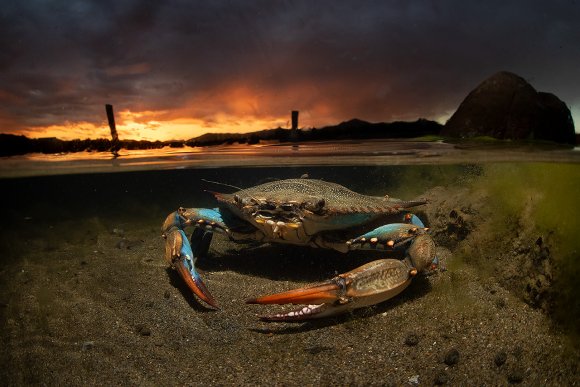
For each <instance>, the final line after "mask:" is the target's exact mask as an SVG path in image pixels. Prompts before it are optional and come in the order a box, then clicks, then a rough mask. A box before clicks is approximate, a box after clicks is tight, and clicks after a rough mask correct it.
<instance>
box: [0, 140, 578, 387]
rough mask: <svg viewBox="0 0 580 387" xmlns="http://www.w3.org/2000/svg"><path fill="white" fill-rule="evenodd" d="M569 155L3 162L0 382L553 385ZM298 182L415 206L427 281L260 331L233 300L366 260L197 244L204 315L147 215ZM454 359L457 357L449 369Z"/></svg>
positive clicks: (565, 310) (571, 242)
mask: <svg viewBox="0 0 580 387" xmlns="http://www.w3.org/2000/svg"><path fill="white" fill-rule="evenodd" d="M579 153H580V152H577V151H575V150H570V149H547V150H546V149H538V148H529V147H520V148H509V149H508V148H505V147H504V148H502V149H497V148H491V147H484V148H476V149H470V148H466V147H463V148H458V147H455V146H452V145H449V144H443V143H414V142H402V143H401V142H376V143H370V144H359V143H327V144H323V145H321V144H319V145H317V146H310V145H302V144H301V145H299V146H295V147H293V146H291V145H289V146H278V145H265V146H259V147H236V146H231V147H221V148H212V149H211V150H209V149H206V150H203V151H201V152H200V151H199V150H195V151H191V149H181V150H175V149H166V150H164V151H163V152H161V153H153V152H149V151H144V152H143V151H141V152H125V154H123V152H122V155H121V157H118V158H116V159H112V158H111V157H110V155H101V154H85V155H74V154H73V155H61V156H58V155H57V156H40V155H33V156H26V157H19V158H9V159H5V160H2V161H1V162H0V175H1V176H2V179H0V189H1V190H2V194H3V198H4V199H3V201H2V202H1V204H0V207H1V208H0V211H1V214H2V222H0V230H1V237H0V254H1V262H0V265H1V266H0V325H1V329H0V331H1V332H2V333H1V334H0V336H1V338H0V339H1V345H2V347H3V348H4V350H3V351H2V355H0V364H2V366H1V367H2V371H1V372H0V376H1V379H2V380H4V381H5V382H7V384H12V385H14V384H22V383H47V384H58V383H67V384H99V383H105V384H107V383H145V384H185V383H192V381H193V380H196V382H199V383H203V382H206V383H218V384H219V383H258V384H272V383H280V384H304V383H317V384H318V383H322V384H327V383H330V384H344V383H354V384H368V383H380V384H389V383H392V384H404V383H409V380H411V379H412V380H415V379H413V378H414V377H415V376H416V375H418V377H419V380H421V381H424V382H425V383H433V382H434V381H437V380H443V379H445V380H447V381H448V382H450V383H452V384H465V383H469V382H472V381H479V382H482V383H484V384H505V383H506V382H507V381H514V380H516V381H517V380H518V379H520V381H524V382H527V383H529V384H530V385H533V384H536V383H540V382H541V383H543V384H545V385H559V384H566V385H569V384H571V383H572V382H574V381H577V380H576V375H577V373H576V371H577V366H578V349H577V348H578V347H577V346H576V348H574V344H570V343H575V342H577V341H574V340H576V339H575V337H577V336H576V335H577V334H578V331H577V326H576V325H577V324H576V323H577V321H578V318H580V315H579V310H580V307H579V304H578V299H579V297H578V295H579V294H578V285H577V282H576V279H577V278H578V274H580V273H579V264H578V256H579V252H580V244H579V242H578V240H579V239H578V238H577V235H578V232H579V231H580V223H579V221H578V217H577V214H578V213H580V211H579V210H580V204H578V198H579V197H580V155H579ZM305 174H307V175H308V177H309V178H316V179H322V180H326V181H331V182H335V183H339V184H341V185H344V186H346V187H348V188H350V189H352V190H354V191H356V192H360V193H364V194H368V195H380V196H382V195H385V194H388V195H390V196H392V197H398V198H402V199H413V198H417V197H426V198H428V199H429V203H428V204H427V205H426V206H422V207H420V208H418V209H417V211H415V212H416V213H417V214H418V215H419V217H421V218H422V219H423V220H424V221H425V222H426V223H427V226H429V227H430V232H431V235H432V236H433V238H434V239H435V241H436V243H437V245H438V246H439V248H440V249H441V251H440V255H441V257H442V258H443V261H444V262H443V263H444V264H443V266H444V268H445V270H440V271H439V272H438V273H436V274H433V275H430V276H428V277H426V278H424V279H418V280H417V281H415V283H413V284H412V285H411V286H410V287H409V289H407V290H406V291H405V292H404V293H403V294H401V295H400V296H398V297H397V298H395V299H393V300H390V301H387V302H385V303H383V304H381V305H379V306H375V307H370V308H364V309H363V310H359V311H356V312H354V313H351V314H349V315H347V316H343V317H340V318H333V319H330V320H329V321H321V322H311V323H303V324H301V325H290V326H288V324H286V325H284V324H282V325H276V324H274V325H272V324H267V323H262V322H259V321H258V320H257V319H256V317H255V315H256V314H261V313H263V312H264V310H263V309H261V308H259V307H257V308H256V307H253V306H249V305H245V304H244V299H247V298H250V297H253V296H257V295H259V294H268V293H272V292H277V291H281V290H287V289H290V288H294V287H296V286H303V285H304V284H305V283H308V282H315V281H320V280H323V279H325V278H329V277H332V276H334V275H335V274H336V273H340V272H344V271H348V270H350V269H352V268H354V267H355V266H356V265H358V264H360V263H361V262H363V261H364V260H365V259H366V256H364V255H363V256H360V255H357V256H356V257H353V258H349V257H347V256H342V255H341V254H338V253H334V252H326V251H320V250H314V249H305V248H293V247H279V246H266V247H264V246H262V247H252V246H238V245H235V244H233V243H231V242H229V241H228V240H227V239H225V238H220V237H215V238H214V241H213V244H212V247H211V249H210V254H209V256H208V257H207V258H206V259H203V260H200V262H199V267H200V268H201V269H202V271H203V273H202V275H203V276H204V278H205V279H206V282H207V285H208V287H209V288H210V290H211V291H212V293H213V295H214V296H215V297H216V299H217V300H218V303H219V304H220V305H221V307H222V310H220V311H217V312H211V311H208V309H206V308H205V307H204V306H203V305H201V304H200V303H198V302H197V301H196V299H195V297H193V296H192V295H191V294H190V293H189V292H188V289H187V288H184V287H183V284H181V283H180V279H179V277H177V276H176V275H175V273H174V272H173V271H172V270H168V269H167V268H166V264H165V262H164V260H163V254H164V247H163V243H164V242H163V240H162V239H161V238H160V226H161V222H162V221H163V219H164V218H165V216H167V214H169V213H170V212H171V211H174V210H175V209H177V208H178V207H179V206H186V207H204V208H206V207H207V208H212V207H214V206H215V204H216V203H215V201H214V199H213V197H212V195H211V194H209V193H208V192H206V191H218V192H232V191H234V190H235V189H233V188H228V187H224V186H222V185H219V184H215V183H212V182H218V183H224V184H229V185H232V186H237V187H243V188H245V187H250V186H253V185H256V184H260V183H264V182H268V181H272V180H278V179H286V178H298V177H301V176H303V175H305ZM373 257H374V256H372V257H370V258H373ZM373 259H374V258H373ZM280 308H281V307H278V306H276V307H272V308H270V309H268V310H274V311H276V310H278V309H280ZM415 341H417V342H418V344H417V343H415ZM218 349H219V351H218ZM452 350H456V351H457V352H458V354H459V360H457V361H455V360H449V359H447V357H448V355H449V353H453V354H454V352H452ZM57 355H58V356H60V357H58V356H57ZM504 355H505V357H506V358H507V360H503V363H502V362H501V358H502V357H504ZM452 357H453V356H452ZM498 358H499V360H497V359H498ZM538 358H541V359H542V360H543V361H541V362H539V361H538ZM57 359H61V360H57ZM182 359H188V361H187V363H190V364H188V365H187V366H186V367H182V364H180V363H183V362H182V361H181V360H182ZM448 360H449V361H448ZM482 362H483V364H484V365H483V366H482ZM500 363H501V364H500ZM504 363H505V364H504ZM498 364H499V365H498ZM103 370H106V371H103Z"/></svg>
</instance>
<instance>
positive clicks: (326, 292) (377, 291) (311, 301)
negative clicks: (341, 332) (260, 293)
mask: <svg viewBox="0 0 580 387" xmlns="http://www.w3.org/2000/svg"><path fill="white" fill-rule="evenodd" d="M416 274H417V269H415V268H414V267H412V265H411V264H410V261H409V260H407V259H406V260H403V261H400V260H397V259H380V260H377V261H373V262H369V263H367V264H366V265H363V266H360V267H358V268H356V269H354V270H352V271H349V272H348V273H344V274H340V275H338V276H336V277H334V278H332V279H331V280H329V281H327V282H323V283H320V284H316V285H310V286H307V287H304V288H300V289H295V290H290V291H287V292H283V293H278V294H273V295H269V296H264V297H259V298H255V299H251V300H248V301H246V302H247V303H248V304H308V305H307V306H304V307H302V308H300V309H297V310H294V311H291V312H287V313H280V314H274V315H269V316H261V317H260V318H261V319H262V320H264V321H303V320H309V319H315V318H322V317H328V316H334V315H337V314H341V313H344V312H347V311H350V310H353V309H357V308H361V307H364V306H369V305H374V304H377V303H379V302H382V301H386V300H388V299H390V298H392V297H394V296H396V295H397V294H399V293H400V292H402V291H403V290H404V289H405V288H406V287H407V286H408V285H409V284H410V283H411V279H412V278H413V277H414V276H415V275H416Z"/></svg>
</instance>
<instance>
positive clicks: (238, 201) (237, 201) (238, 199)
mask: <svg viewBox="0 0 580 387" xmlns="http://www.w3.org/2000/svg"><path fill="white" fill-rule="evenodd" d="M234 202H236V203H241V202H242V199H240V197H239V196H238V195H234Z"/></svg>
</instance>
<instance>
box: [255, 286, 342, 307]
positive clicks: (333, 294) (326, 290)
mask: <svg viewBox="0 0 580 387" xmlns="http://www.w3.org/2000/svg"><path fill="white" fill-rule="evenodd" d="M339 291H340V286H339V285H338V283H335V282H332V281H330V282H326V283H322V284H317V285H311V286H308V287H305V288H300V289H294V290H289V291H287V292H282V293H277V294H272V295H269V296H263V297H258V298H253V299H250V300H248V301H246V303H247V304H279V305H280V304H325V303H330V302H334V301H336V300H337V297H338V292H339Z"/></svg>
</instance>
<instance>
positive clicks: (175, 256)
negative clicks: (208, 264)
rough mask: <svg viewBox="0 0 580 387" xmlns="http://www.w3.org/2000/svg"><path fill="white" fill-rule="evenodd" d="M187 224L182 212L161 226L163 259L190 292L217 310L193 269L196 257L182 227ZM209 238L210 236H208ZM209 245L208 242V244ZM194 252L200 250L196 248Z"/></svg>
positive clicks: (173, 214)
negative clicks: (163, 241) (163, 245)
mask: <svg viewBox="0 0 580 387" xmlns="http://www.w3.org/2000/svg"><path fill="white" fill-rule="evenodd" d="M187 223H188V220H187V219H186V218H185V217H184V216H183V211H176V212H175V213H172V214H170V215H169V216H168V217H167V219H166V221H165V223H164V225H163V237H164V238H165V259H166V260H167V261H168V262H169V264H170V265H171V267H173V268H174V269H175V270H177V272H178V273H179V276H180V277H181V278H182V279H183V280H184V281H185V283H186V284H187V286H188V287H189V288H190V289H191V291H192V292H193V293H194V294H195V295H196V296H198V297H199V298H200V299H201V300H202V301H204V302H205V303H207V304H208V305H210V306H211V307H213V308H216V309H219V308H218V306H217V302H216V301H215V299H214V298H213V296H212V295H211V293H210V292H209V290H207V287H206V286H205V284H204V283H203V281H202V279H201V276H200V275H199V273H198V272H197V270H196V269H195V261H196V260H197V256H196V255H195V254H194V253H193V250H192V248H191V245H190V243H189V241H188V240H187V236H186V235H185V232H184V231H183V230H182V227H184V225H186V224H187ZM209 235H210V236H211V234H209ZM199 242H200V243H199V244H201V243H202V242H203V236H200V237H199ZM208 243H209V242H208ZM196 250H200V248H199V246H196Z"/></svg>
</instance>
